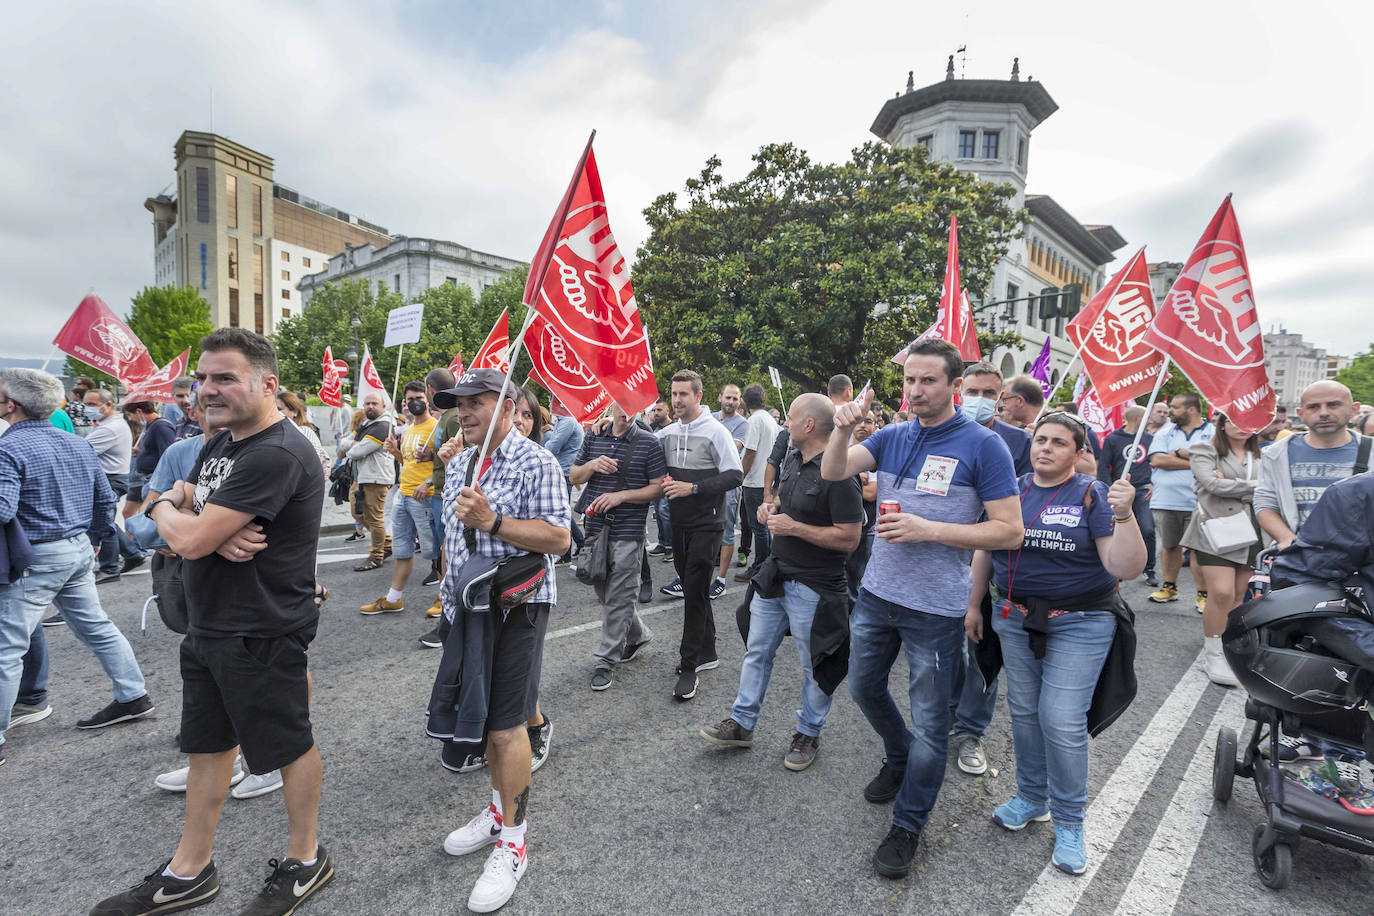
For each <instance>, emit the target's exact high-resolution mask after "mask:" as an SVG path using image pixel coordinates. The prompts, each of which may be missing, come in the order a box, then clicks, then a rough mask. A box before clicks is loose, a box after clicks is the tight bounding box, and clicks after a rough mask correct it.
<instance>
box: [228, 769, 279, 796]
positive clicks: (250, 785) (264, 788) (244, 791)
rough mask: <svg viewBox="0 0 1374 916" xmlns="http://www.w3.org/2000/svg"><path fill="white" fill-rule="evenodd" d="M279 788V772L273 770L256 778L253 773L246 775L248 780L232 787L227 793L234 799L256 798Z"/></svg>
mask: <svg viewBox="0 0 1374 916" xmlns="http://www.w3.org/2000/svg"><path fill="white" fill-rule="evenodd" d="M280 788H281V770H273V771H272V772H270V773H264V774H262V775H261V776H257V775H255V774H253V773H250V774H248V778H247V779H245V780H244V781H243V782H241V783H239V784H238V785H237V786H234V788H233V790H232V791H231V792H230V793H229V794H230V795H232V796H234V797H235V798H257V797H258V796H259V795H266V794H267V793H268V792H275V791H277V790H278V789H280Z"/></svg>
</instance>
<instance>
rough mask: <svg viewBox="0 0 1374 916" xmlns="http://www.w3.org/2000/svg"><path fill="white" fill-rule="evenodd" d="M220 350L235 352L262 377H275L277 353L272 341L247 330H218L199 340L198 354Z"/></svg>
mask: <svg viewBox="0 0 1374 916" xmlns="http://www.w3.org/2000/svg"><path fill="white" fill-rule="evenodd" d="M221 350H237V351H239V352H240V353H242V354H243V357H244V359H246V360H248V365H250V366H252V367H253V368H254V369H256V370H258V372H260V373H261V374H263V375H277V373H278V371H279V370H278V367H277V351H276V349H275V348H274V347H273V346H272V341H270V340H268V339H267V338H266V337H263V336H262V335H261V334H257V333H254V332H253V331H250V330H248V329H247V328H220V329H219V330H218V331H215V332H213V333H210V334H206V335H205V336H204V337H202V338H201V339H200V352H202V353H218V352H220V351H221Z"/></svg>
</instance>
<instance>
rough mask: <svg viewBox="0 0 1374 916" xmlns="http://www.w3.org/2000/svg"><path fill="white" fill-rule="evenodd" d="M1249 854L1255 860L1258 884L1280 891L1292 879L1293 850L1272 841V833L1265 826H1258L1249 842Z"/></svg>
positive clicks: (1286, 845) (1284, 844)
mask: <svg viewBox="0 0 1374 916" xmlns="http://www.w3.org/2000/svg"><path fill="white" fill-rule="evenodd" d="M1250 852H1251V854H1252V855H1253V856H1254V859H1255V871H1257V872H1259V878H1260V882H1261V883H1262V884H1263V885H1264V886H1265V887H1267V888H1269V889H1270V890H1273V891H1281V890H1283V889H1284V888H1285V887H1287V886H1288V882H1289V881H1290V880H1292V878H1293V850H1292V849H1290V848H1289V847H1288V844H1287V843H1279V842H1276V841H1275V839H1274V832H1273V830H1272V829H1271V828H1270V827H1269V825H1267V824H1260V825H1259V826H1258V827H1256V828H1255V833H1254V836H1253V838H1252V839H1251V841H1250Z"/></svg>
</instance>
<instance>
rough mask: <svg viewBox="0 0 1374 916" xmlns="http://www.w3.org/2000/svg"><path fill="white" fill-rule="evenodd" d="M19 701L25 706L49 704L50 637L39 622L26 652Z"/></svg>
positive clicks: (20, 679) (20, 680)
mask: <svg viewBox="0 0 1374 916" xmlns="http://www.w3.org/2000/svg"><path fill="white" fill-rule="evenodd" d="M19 702H20V703H23V704H24V705H25V706H39V707H42V706H47V705H48V638H47V637H46V636H44V635H43V626H42V624H39V625H38V626H37V627H35V628H34V630H33V636H31V637H30V639H29V651H27V652H25V653H24V673H23V674H22V675H21V676H20V678H19Z"/></svg>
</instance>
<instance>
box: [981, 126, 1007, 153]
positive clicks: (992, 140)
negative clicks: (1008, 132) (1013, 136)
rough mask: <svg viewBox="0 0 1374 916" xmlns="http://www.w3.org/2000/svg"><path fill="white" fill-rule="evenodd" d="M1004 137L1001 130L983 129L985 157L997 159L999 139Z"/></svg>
mask: <svg viewBox="0 0 1374 916" xmlns="http://www.w3.org/2000/svg"><path fill="white" fill-rule="evenodd" d="M1001 139H1002V133H1001V131H996V130H985V131H983V158H984V159H996V158H997V145H998V141H999V140H1001Z"/></svg>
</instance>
